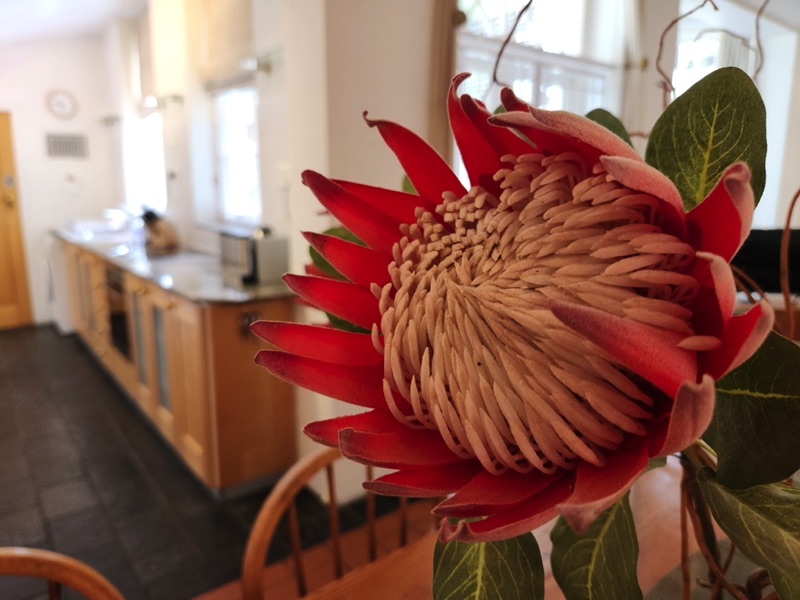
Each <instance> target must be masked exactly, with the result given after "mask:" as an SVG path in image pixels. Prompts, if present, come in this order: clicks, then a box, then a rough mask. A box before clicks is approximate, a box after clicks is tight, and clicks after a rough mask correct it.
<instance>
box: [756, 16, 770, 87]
mask: <svg viewBox="0 0 800 600" xmlns="http://www.w3.org/2000/svg"><path fill="white" fill-rule="evenodd" d="M767 4H769V0H764V1H763V2H762V3H761V6H759V7H758V12H757V13H756V49H757V50H758V54H757V55H756V60H757V61H758V62H757V63H756V70H755V72H754V73H753V80H754V81H755V79H756V78H757V77H758V74H759V73H760V72H761V67H763V66H764V48H763V46H762V45H761V15H762V14H764V9H765V8H766V7H767Z"/></svg>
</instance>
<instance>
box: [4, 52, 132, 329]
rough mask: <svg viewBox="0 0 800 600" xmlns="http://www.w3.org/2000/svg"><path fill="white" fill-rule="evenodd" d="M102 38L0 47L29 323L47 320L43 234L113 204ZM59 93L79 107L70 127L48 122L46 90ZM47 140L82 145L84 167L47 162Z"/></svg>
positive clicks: (71, 161) (72, 161) (115, 190)
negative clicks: (72, 137)
mask: <svg viewBox="0 0 800 600" xmlns="http://www.w3.org/2000/svg"><path fill="white" fill-rule="evenodd" d="M104 49H105V46H104V42H103V39H102V37H101V36H82V37H75V38H65V39H59V40H50V41H44V42H28V43H17V44H13V45H9V46H3V47H0V110H2V111H7V112H9V113H11V119H12V128H13V142H14V151H15V155H16V166H17V178H18V184H19V200H20V209H21V217H22V229H23V236H24V242H25V252H26V256H27V267H28V281H29V285H30V288H31V289H30V291H31V299H32V309H33V317H34V321H35V322H37V323H42V322H47V321H49V320H50V307H49V304H48V281H47V271H46V267H45V261H46V250H47V247H48V244H49V242H50V240H49V236H48V231H49V230H51V229H52V228H55V227H61V226H64V225H65V224H66V223H67V222H68V221H69V219H71V218H76V217H78V218H80V217H83V218H99V217H100V214H101V210H102V209H103V208H108V207H113V206H115V205H116V204H117V202H118V201H119V199H120V198H119V197H118V195H117V194H118V188H117V183H116V181H115V173H116V169H117V166H116V165H115V164H114V162H113V159H112V156H113V153H112V151H111V140H112V139H113V136H114V133H113V131H112V129H111V128H109V127H107V126H104V125H102V124H101V122H100V120H101V118H102V117H104V116H106V115H107V114H108V110H109V106H110V102H109V92H108V88H107V86H106V81H107V79H106V68H107V66H106V62H105V52H104ZM54 88H63V89H66V90H69V91H70V92H72V93H73V94H74V95H75V97H76V98H77V100H78V106H79V110H78V114H77V116H76V117H75V118H74V119H72V120H69V121H62V120H59V119H57V118H56V117H54V116H52V115H50V113H49V112H48V111H47V109H46V107H45V101H44V99H45V95H46V94H47V92H48V90H51V89H54ZM47 133H67V134H80V135H85V136H87V138H88V148H89V158H88V159H86V160H76V159H63V158H48V157H47V156H46V148H45V136H46V134H47Z"/></svg>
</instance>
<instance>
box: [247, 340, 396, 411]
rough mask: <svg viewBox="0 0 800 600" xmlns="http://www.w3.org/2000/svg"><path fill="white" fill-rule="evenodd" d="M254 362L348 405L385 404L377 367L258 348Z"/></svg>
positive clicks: (379, 369) (372, 405)
mask: <svg viewBox="0 0 800 600" xmlns="http://www.w3.org/2000/svg"><path fill="white" fill-rule="evenodd" d="M256 364H258V365H261V366H262V367H265V368H266V369H267V370H268V371H270V372H271V373H272V374H273V375H275V376H277V377H280V378H281V379H284V380H286V381H288V382H289V383H294V384H297V385H299V386H302V387H304V388H307V389H309V390H312V391H315V392H319V393H320V394H324V395H326V396H330V397H331V398H336V399H337V400H341V401H343V402H347V403H348V404H355V405H356V406H364V407H366V408H377V407H380V406H385V402H384V399H383V390H382V389H381V385H380V379H381V373H382V372H383V369H382V368H381V367H374V366H373V367H370V366H368V367H362V366H350V365H336V364H332V363H329V362H325V361H322V360H314V359H312V358H305V357H302V356H297V355H295V354H289V353H288V352H277V351H274V350H261V351H260V352H259V353H258V354H256Z"/></svg>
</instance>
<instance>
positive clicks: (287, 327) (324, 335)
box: [251, 321, 383, 365]
mask: <svg viewBox="0 0 800 600" xmlns="http://www.w3.org/2000/svg"><path fill="white" fill-rule="evenodd" d="M251 329H252V331H253V333H254V334H256V335H257V336H258V337H260V338H262V339H264V340H266V341H268V342H269V343H270V344H274V345H275V346H277V347H278V348H280V349H281V350H283V351H284V352H289V353H291V354H296V355H297V356H303V357H305V358H313V359H315V360H324V361H326V362H329V363H334V364H337V365H380V364H383V357H382V356H381V355H380V354H378V353H377V352H375V347H374V345H373V344H372V338H371V337H370V336H369V335H367V334H364V333H351V332H349V331H342V330H341V329H333V328H332V327H327V326H325V327H320V326H318V325H301V324H300V323H282V322H280V321H257V322H255V323H253V325H252V326H251Z"/></svg>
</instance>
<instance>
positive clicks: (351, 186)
mask: <svg viewBox="0 0 800 600" xmlns="http://www.w3.org/2000/svg"><path fill="white" fill-rule="evenodd" d="M332 181H333V182H334V183H336V184H337V185H340V186H342V187H343V188H344V189H345V190H347V191H348V192H350V193H351V194H353V195H354V196H358V197H359V198H360V199H361V200H363V201H364V202H366V203H367V204H369V205H370V206H372V207H373V208H375V209H377V210H379V211H381V212H382V213H385V214H387V215H389V216H390V217H392V218H393V219H395V220H397V221H399V222H401V223H416V222H417V217H416V216H415V214H414V213H415V211H416V210H417V208H418V207H420V206H424V202H422V200H421V199H420V197H419V196H415V195H414V194H406V193H405V192H398V191H396V190H387V189H384V188H379V187H373V186H371V185H365V184H363V183H353V182H352V181H341V180H339V179H334V180H332Z"/></svg>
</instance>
